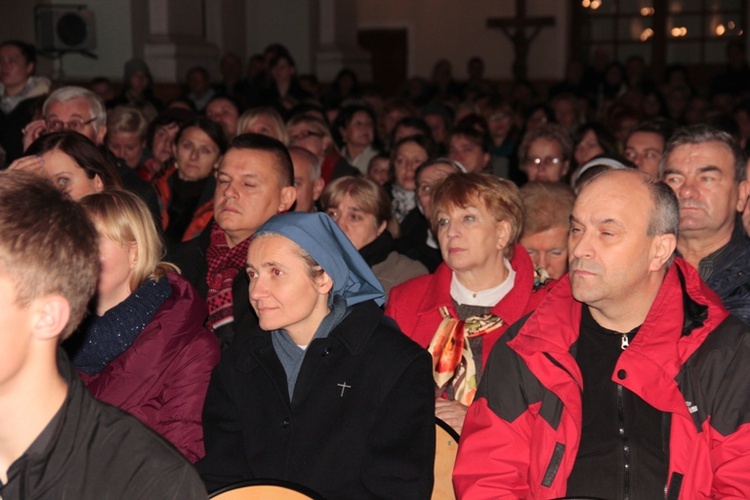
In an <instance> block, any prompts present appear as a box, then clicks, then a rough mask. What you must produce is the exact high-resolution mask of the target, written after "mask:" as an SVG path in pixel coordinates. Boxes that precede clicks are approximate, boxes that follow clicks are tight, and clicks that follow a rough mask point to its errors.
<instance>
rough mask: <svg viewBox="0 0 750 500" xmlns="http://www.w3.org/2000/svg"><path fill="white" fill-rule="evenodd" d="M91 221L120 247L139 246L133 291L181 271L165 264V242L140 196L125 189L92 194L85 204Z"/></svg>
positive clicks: (87, 197) (132, 278)
mask: <svg viewBox="0 0 750 500" xmlns="http://www.w3.org/2000/svg"><path fill="white" fill-rule="evenodd" d="M80 203H81V206H83V208H84V210H86V213H88V215H89V217H90V218H91V220H92V221H93V222H95V223H98V224H100V225H101V226H102V228H103V230H104V234H103V235H100V237H101V236H106V237H107V238H109V239H110V240H112V241H114V242H115V243H117V244H118V245H121V246H125V245H132V244H135V245H136V248H137V254H136V263H135V267H134V268H133V276H132V277H131V279H130V291H131V292H132V291H133V290H135V289H136V288H138V287H139V286H140V285H141V284H143V282H145V281H146V280H148V279H152V280H154V281H158V280H159V279H161V278H162V277H163V276H165V275H166V274H167V273H168V272H169V271H177V270H178V269H177V268H176V267H175V266H174V265H172V264H169V263H167V262H162V260H161V259H162V258H164V255H165V253H166V252H165V247H164V242H163V241H162V239H161V236H160V235H159V231H158V230H157V229H156V223H155V222H154V218H153V216H152V215H151V212H150V211H149V209H148V207H147V206H146V204H145V203H144V202H143V201H142V200H141V199H140V198H138V197H137V196H136V195H134V194H132V193H130V192H129V191H125V190H122V189H110V190H105V191H102V192H100V193H95V194H90V195H88V196H85V197H84V198H83V199H82V200H81V202H80Z"/></svg>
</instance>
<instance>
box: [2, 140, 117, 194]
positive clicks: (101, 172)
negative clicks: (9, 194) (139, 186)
mask: <svg viewBox="0 0 750 500" xmlns="http://www.w3.org/2000/svg"><path fill="white" fill-rule="evenodd" d="M24 154H25V155H27V156H23V157H21V158H19V159H18V160H16V161H14V162H13V163H12V164H11V165H10V167H9V168H11V169H19V170H27V171H32V172H37V173H39V174H42V175H44V176H45V177H47V178H49V179H50V180H51V181H52V183H53V184H54V185H55V186H56V187H57V188H58V189H59V190H60V191H64V192H65V193H67V194H68V196H70V197H71V198H72V199H73V200H75V201H78V200H80V199H81V198H83V197H84V196H86V195H87V194H91V193H98V192H100V191H102V190H104V189H106V188H111V187H116V186H120V185H121V184H120V178H119V176H118V175H117V171H116V170H115V168H114V166H113V165H112V164H110V163H109V161H107V159H106V158H105V157H104V155H103V154H102V152H101V151H100V150H99V148H97V147H96V145H95V144H94V143H93V142H91V141H90V140H89V139H88V138H86V137H85V136H83V135H81V134H79V133H78V132H53V133H51V134H47V135H43V136H41V137H39V138H38V139H37V140H36V141H34V142H33V143H32V144H31V146H29V148H28V149H27V150H26V152H25V153H24Z"/></svg>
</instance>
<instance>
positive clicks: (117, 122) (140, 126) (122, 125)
mask: <svg viewBox="0 0 750 500" xmlns="http://www.w3.org/2000/svg"><path fill="white" fill-rule="evenodd" d="M147 131H148V120H146V117H145V116H144V115H143V113H142V112H141V111H140V110H139V109H136V108H133V107H130V106H117V107H116V108H115V109H113V110H112V111H110V112H109V113H108V114H107V133H108V134H117V133H123V132H124V133H135V134H136V135H137V136H138V138H139V139H140V140H142V141H145V140H146V132H147Z"/></svg>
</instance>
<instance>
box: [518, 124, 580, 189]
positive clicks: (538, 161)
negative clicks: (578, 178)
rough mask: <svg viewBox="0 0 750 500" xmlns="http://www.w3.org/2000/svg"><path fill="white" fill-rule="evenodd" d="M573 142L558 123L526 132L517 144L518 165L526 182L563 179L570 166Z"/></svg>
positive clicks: (558, 180) (559, 180)
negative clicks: (526, 177) (526, 178)
mask: <svg viewBox="0 0 750 500" xmlns="http://www.w3.org/2000/svg"><path fill="white" fill-rule="evenodd" d="M572 153H573V143H572V141H571V139H570V135H569V134H568V133H567V132H566V131H565V129H563V128H562V127H561V126H560V125H556V124H552V123H550V124H546V125H543V126H541V127H540V128H538V129H535V130H532V131H530V132H528V133H527V134H526V136H525V137H524V138H523V142H521V147H520V148H519V157H520V159H521V169H522V170H523V171H524V172H525V173H526V175H527V176H528V178H529V182H533V181H542V182H561V181H564V179H565V176H566V175H567V174H568V170H569V168H570V157H571V155H572Z"/></svg>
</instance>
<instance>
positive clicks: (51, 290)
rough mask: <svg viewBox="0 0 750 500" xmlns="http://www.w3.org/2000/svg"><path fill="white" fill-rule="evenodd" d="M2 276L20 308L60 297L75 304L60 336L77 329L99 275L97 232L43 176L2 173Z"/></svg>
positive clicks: (18, 172) (0, 228) (77, 209)
mask: <svg viewBox="0 0 750 500" xmlns="http://www.w3.org/2000/svg"><path fill="white" fill-rule="evenodd" d="M0 273H1V274H2V275H3V276H5V277H7V278H8V279H9V280H11V281H12V282H13V284H14V285H15V291H16V303H17V304H18V306H19V307H26V306H28V305H29V304H30V303H31V302H32V301H33V300H34V299H37V298H39V297H43V296H45V295H51V294H56V295H60V296H62V297H64V298H65V299H66V300H67V301H68V304H69V305H70V318H69V319H68V323H67V325H65V328H64V329H63V331H62V332H61V334H60V339H64V338H66V337H67V336H68V335H70V334H71V333H72V332H73V330H75V328H76V327H77V326H78V324H79V323H80V321H81V319H82V318H83V315H84V313H85V312H86V307H87V305H88V303H89V301H90V300H91V297H92V296H93V295H94V291H95V289H96V281H97V278H98V275H99V246H98V242H97V233H96V229H95V228H94V226H93V225H92V224H91V222H90V221H89V219H88V217H87V216H86V213H85V212H84V210H83V208H81V207H80V206H79V205H78V204H77V203H76V202H74V201H73V200H71V199H69V198H68V197H67V196H66V195H65V194H63V193H62V192H61V191H59V190H58V189H56V188H55V187H54V186H53V185H52V183H51V182H49V181H48V180H46V179H44V178H41V177H40V176H38V175H35V174H32V173H29V172H23V171H16V170H6V171H2V172H0Z"/></svg>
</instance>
